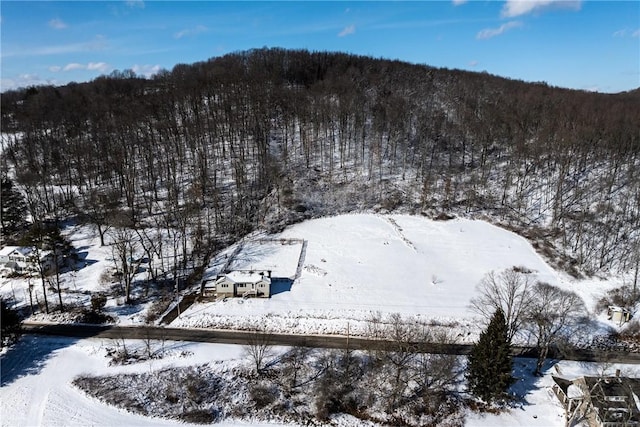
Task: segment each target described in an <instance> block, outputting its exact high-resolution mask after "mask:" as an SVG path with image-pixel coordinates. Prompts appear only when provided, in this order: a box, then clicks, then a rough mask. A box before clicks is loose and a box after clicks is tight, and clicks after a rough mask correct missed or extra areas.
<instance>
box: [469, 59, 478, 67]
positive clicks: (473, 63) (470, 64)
mask: <svg viewBox="0 0 640 427" xmlns="http://www.w3.org/2000/svg"><path fill="white" fill-rule="evenodd" d="M477 65H478V61H476V60H475V59H474V60H472V61H469V67H476V66H477Z"/></svg>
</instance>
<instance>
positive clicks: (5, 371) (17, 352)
mask: <svg viewBox="0 0 640 427" xmlns="http://www.w3.org/2000/svg"><path fill="white" fill-rule="evenodd" d="M76 341H78V339H77V338H66V337H45V336H40V335H24V336H22V337H21V338H20V340H19V341H18V342H17V343H16V344H14V345H13V347H11V348H10V349H9V350H7V352H6V353H5V354H3V355H2V356H1V357H0V365H1V366H2V369H0V386H1V387H4V386H6V385H9V384H11V383H12V382H14V381H16V380H18V379H20V378H22V377H26V376H29V375H38V374H39V373H40V372H41V371H42V369H43V368H44V366H45V365H46V364H47V361H48V360H49V359H50V358H52V357H53V356H55V353H56V352H57V351H58V350H60V349H63V348H66V347H69V346H71V345H73V344H74V343H75V342H76Z"/></svg>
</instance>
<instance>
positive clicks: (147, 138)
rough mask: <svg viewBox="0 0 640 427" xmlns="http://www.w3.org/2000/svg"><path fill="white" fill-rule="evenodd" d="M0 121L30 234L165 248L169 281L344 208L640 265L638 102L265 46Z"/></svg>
mask: <svg viewBox="0 0 640 427" xmlns="http://www.w3.org/2000/svg"><path fill="white" fill-rule="evenodd" d="M1 107H2V112H1V114H2V123H1V124H2V132H3V142H2V144H3V153H2V161H1V162H2V164H1V166H2V174H3V182H4V181H5V180H7V179H9V180H12V181H13V183H14V184H15V186H16V188H19V189H20V190H21V191H22V192H23V194H24V195H25V202H26V208H27V211H28V213H29V216H30V219H31V220H32V221H34V222H35V221H42V220H51V219H58V220H59V219H65V218H69V217H71V216H73V217H77V218H81V219H82V220H84V221H87V222H90V223H93V224H94V225H95V226H96V227H97V229H98V231H99V232H100V234H101V237H104V233H105V232H106V231H107V230H109V229H113V228H115V227H118V226H120V227H122V228H123V229H125V228H126V229H127V230H129V231H130V232H131V233H133V232H135V233H136V236H137V237H136V239H138V242H139V244H141V245H143V246H144V249H145V251H146V252H148V253H152V252H155V253H161V252H162V251H163V248H162V247H161V245H162V244H163V243H162V242H163V239H160V238H154V236H156V237H157V236H158V235H159V234H161V233H168V234H169V235H170V237H172V239H171V241H172V242H173V245H174V248H172V250H171V253H172V254H175V257H179V259H178V260H177V261H178V262H176V263H172V267H171V268H174V269H177V268H178V266H180V267H181V270H182V271H188V270H189V268H191V267H193V266H195V265H198V264H200V263H201V262H202V261H204V260H206V259H207V257H208V256H209V255H210V253H211V251H212V250H215V248H216V247H219V246H220V245H222V244H225V243H228V242H229V241H232V240H234V239H236V238H237V237H239V236H242V235H244V234H246V233H247V232H249V231H251V230H253V229H256V228H261V227H264V228H266V229H268V230H278V229H281V228H282V227H283V226H285V225H286V224H288V223H292V222H296V221H300V220H302V219H304V218H310V217H315V216H321V215H328V214H335V213H341V212H350V211H359V210H377V211H397V212H410V213H414V214H425V215H429V216H434V217H436V216H438V215H442V214H455V215H464V216H469V217H482V218H485V219H488V220H490V221H492V222H495V223H500V224H502V225H505V226H508V227H510V228H512V229H514V230H516V231H517V232H519V233H520V234H523V235H525V236H527V237H528V238H530V239H531V240H532V241H533V244H534V246H536V247H537V248H538V249H539V250H540V251H541V252H542V253H544V254H545V255H546V256H547V258H548V259H550V260H551V261H553V262H555V263H556V265H558V266H560V267H562V268H564V269H566V270H567V271H570V272H571V273H572V274H574V275H580V274H593V273H598V272H606V271H608V270H615V271H628V272H634V271H636V272H637V270H638V265H639V263H640V91H639V90H635V91H632V92H626V93H620V94H613V95H612V94H599V93H590V92H582V91H574V90H566V89H560V88H554V87H550V86H548V85H546V84H544V83H524V82H521V81H514V80H507V79H503V78H498V77H495V76H491V75H489V74H486V73H471V72H464V71H458V70H448V69H437V68H432V67H429V66H424V65H412V64H407V63H402V62H397V61H389V60H381V59H374V58H369V57H362V56H353V55H347V54H340V53H325V52H313V53H312V52H307V51H299V50H296V51H291V50H282V49H260V50H251V51H247V52H239V53H233V54H229V55H226V56H223V57H219V58H214V59H210V60H208V61H204V62H199V63H195V64H191V65H187V64H181V65H177V66H175V67H174V68H173V70H171V71H162V72H160V73H159V74H158V75H156V76H155V77H153V78H151V79H143V78H140V77H138V76H136V75H135V74H134V73H133V72H132V71H130V70H125V71H116V72H113V73H112V74H110V75H108V76H102V77H99V78H97V79H95V80H93V81H92V82H89V83H81V84H73V83H72V84H68V85H66V86H63V87H51V86H42V87H31V88H26V89H22V90H17V91H10V92H5V93H3V94H2V95H1ZM3 211H4V208H3ZM6 221H8V219H7V217H5V218H3V228H5V229H7V230H8V229H9V228H8V227H5V225H6V224H5V222H6ZM132 230H133V231H132ZM10 238H11V236H10V235H7V236H5V239H10ZM164 244H166V241H165V243H164ZM155 259H160V260H161V259H162V257H161V256H160V257H155ZM159 262H161V261H159ZM156 267H160V268H156V270H159V271H162V266H156ZM154 271H155V270H154ZM174 274H176V272H175V271H174Z"/></svg>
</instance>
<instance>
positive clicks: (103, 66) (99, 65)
mask: <svg viewBox="0 0 640 427" xmlns="http://www.w3.org/2000/svg"><path fill="white" fill-rule="evenodd" d="M87 70H90V71H100V72H101V73H106V72H107V71H108V70H109V64H107V63H106V62H89V63H88V64H87Z"/></svg>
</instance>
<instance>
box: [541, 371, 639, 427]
mask: <svg viewBox="0 0 640 427" xmlns="http://www.w3.org/2000/svg"><path fill="white" fill-rule="evenodd" d="M552 378H553V387H552V388H553V391H554V393H555V395H556V396H557V397H558V400H560V403H562V405H563V406H564V408H565V413H566V416H567V425H570V424H571V423H572V422H577V421H586V422H587V424H588V425H589V426H591V427H623V426H638V425H640V400H639V397H640V379H639V378H627V377H620V376H619V372H618V373H617V375H616V376H613V377H579V378H576V379H574V380H567V379H564V378H559V377H552Z"/></svg>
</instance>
